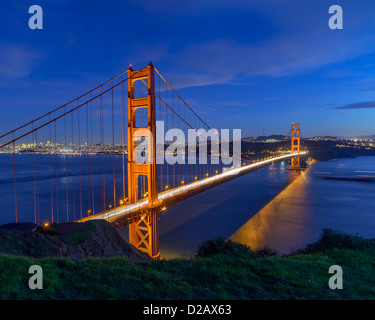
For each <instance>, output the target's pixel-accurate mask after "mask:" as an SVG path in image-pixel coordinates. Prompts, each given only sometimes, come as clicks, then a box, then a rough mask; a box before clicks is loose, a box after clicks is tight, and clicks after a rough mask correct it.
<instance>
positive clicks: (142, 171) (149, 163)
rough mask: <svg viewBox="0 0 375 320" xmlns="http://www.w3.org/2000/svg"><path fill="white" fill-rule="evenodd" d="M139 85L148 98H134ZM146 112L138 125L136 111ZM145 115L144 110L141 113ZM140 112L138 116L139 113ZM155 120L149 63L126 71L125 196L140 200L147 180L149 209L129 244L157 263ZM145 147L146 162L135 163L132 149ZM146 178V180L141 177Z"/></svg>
mask: <svg viewBox="0 0 375 320" xmlns="http://www.w3.org/2000/svg"><path fill="white" fill-rule="evenodd" d="M136 81H142V82H143V83H144V84H146V85H147V87H148V92H147V96H145V97H135V92H134V83H135V82H136ZM141 108H142V109H146V110H147V115H148V116H147V126H143V127H142V126H140V125H139V124H138V123H137V117H136V114H137V110H138V109H141ZM142 111H143V112H145V110H142ZM142 111H141V112H142ZM155 133H156V116H155V87H154V66H153V65H152V63H150V64H149V65H148V66H147V67H145V68H144V69H140V70H133V69H132V68H131V67H130V68H129V70H128V195H129V203H135V202H137V201H138V199H139V192H140V191H141V190H139V188H138V181H139V179H142V178H145V179H146V180H147V194H148V208H147V209H146V210H145V211H144V212H143V213H142V216H141V219H139V220H138V221H136V222H133V223H131V224H130V225H129V242H130V243H131V244H132V245H133V246H135V247H136V248H137V249H139V250H142V251H144V252H146V253H148V254H149V255H150V256H151V257H152V258H154V259H158V258H159V255H160V252H159V211H160V206H159V203H158V184H157V165H156V135H155ZM140 141H143V142H142V143H147V150H145V151H146V152H145V154H146V157H145V158H146V160H143V162H142V163H140V161H137V157H138V156H139V155H137V154H136V152H135V149H136V148H137V146H138V145H139V142H140ZM142 176H145V177H142Z"/></svg>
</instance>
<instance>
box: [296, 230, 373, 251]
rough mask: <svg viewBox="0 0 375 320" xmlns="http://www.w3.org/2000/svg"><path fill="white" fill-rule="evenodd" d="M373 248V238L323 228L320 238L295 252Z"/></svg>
mask: <svg viewBox="0 0 375 320" xmlns="http://www.w3.org/2000/svg"><path fill="white" fill-rule="evenodd" d="M370 248H375V239H364V238H362V237H360V236H358V234H356V235H355V236H352V235H349V234H345V233H341V232H339V231H335V230H332V229H323V231H322V234H321V236H320V239H319V240H318V241H316V242H314V243H311V244H309V245H307V247H306V248H305V249H302V250H299V251H298V252H297V253H307V254H309V253H316V252H319V251H325V250H330V249H352V250H363V249H370Z"/></svg>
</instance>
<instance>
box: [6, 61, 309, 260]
mask: <svg viewBox="0 0 375 320" xmlns="http://www.w3.org/2000/svg"><path fill="white" fill-rule="evenodd" d="M160 124H161V125H160ZM176 128H177V129H178V130H179V133H180V134H182V135H183V136H184V137H188V136H189V137H191V134H192V132H193V140H194V143H193V145H192V146H191V145H190V140H189V144H186V143H183V144H182V143H180V144H177V143H176V144H173V143H172V142H174V138H173V135H174V133H173V132H175V131H173V130H176ZM160 131H162V132H160ZM171 135H172V137H171ZM164 136H165V137H164ZM160 137H163V139H164V138H165V141H167V142H164V140H162V141H160V140H159V138H160ZM203 138H206V140H207V139H208V138H209V140H210V142H206V145H205V148H202V149H205V151H204V152H205V153H204V154H203V157H202V154H201V153H200V152H201V147H202V146H203V145H204V143H203V142H202V141H203V140H202V139H203ZM215 139H216V140H215ZM228 140H229V137H223V136H222V135H221V134H219V131H218V130H216V129H213V128H211V127H210V126H209V125H208V124H207V123H206V122H205V121H204V120H203V119H202V118H201V117H200V116H199V115H198V114H197V113H196V112H195V111H194V110H193V109H192V108H191V107H190V106H189V105H188V103H187V102H186V101H185V100H183V99H182V98H181V97H180V95H179V94H178V93H177V92H176V90H175V89H173V87H172V86H171V85H170V84H169V83H168V82H167V81H166V80H165V79H164V77H163V76H162V75H161V74H160V73H159V71H158V70H157V69H156V68H155V67H154V66H153V65H152V64H151V63H150V64H149V65H148V66H146V67H145V68H143V69H140V70H133V69H132V67H130V68H129V69H128V70H126V71H124V72H122V73H121V74H119V75H117V76H116V77H114V78H112V79H111V80H109V81H107V82H105V83H103V84H102V85H100V86H98V87H96V88H94V89H93V90H90V91H89V92H87V93H86V94H84V95H82V96H80V97H78V98H76V99H74V100H73V101H71V102H69V103H67V104H65V105H63V106H61V107H59V108H57V109H55V110H53V111H51V112H49V113H47V114H45V115H43V116H40V117H38V118H36V119H34V120H33V121H30V122H29V123H27V124H25V125H22V126H20V127H18V128H16V129H14V130H12V131H10V132H8V133H6V134H3V135H1V136H0V153H4V154H8V155H7V156H8V157H9V160H10V161H9V165H11V170H9V172H11V175H12V178H11V179H8V180H9V181H7V182H8V183H9V185H11V184H13V187H12V188H9V189H7V192H13V193H14V201H13V203H14V210H13V211H14V219H15V221H16V222H18V221H30V218H31V217H33V218H34V220H35V223H37V224H42V223H44V222H46V221H48V222H49V223H59V222H64V221H79V222H83V221H87V220H91V219H105V220H107V221H109V222H111V223H112V224H113V225H115V226H116V227H123V226H126V225H129V242H130V243H131V244H132V245H134V246H135V247H136V248H138V249H140V250H142V251H144V252H147V253H148V254H149V255H150V256H151V257H153V258H158V257H159V255H160V253H159V239H158V238H159V232H158V224H159V222H158V221H159V213H160V211H162V210H165V209H166V208H167V207H170V206H172V205H174V204H176V203H179V202H181V201H184V200H186V199H189V198H191V197H193V196H195V195H197V194H199V193H202V192H204V191H206V190H209V189H211V188H213V187H215V186H217V185H220V184H222V183H225V182H228V181H230V180H232V179H235V178H237V177H240V176H242V175H244V174H247V173H249V172H251V171H254V170H258V169H260V168H262V167H264V166H267V165H270V164H273V163H275V162H278V161H283V160H288V159H290V160H291V169H297V170H298V169H300V156H302V155H306V152H301V151H300V126H299V124H293V125H292V137H291V150H289V151H287V152H283V153H279V154H274V155H272V156H271V157H268V158H267V159H257V160H254V159H249V158H248V156H246V155H244V154H241V153H239V154H240V156H239V157H240V159H235V157H236V148H237V149H238V143H236V141H235V139H234V138H233V139H232V140H231V141H230V142H229V143H228ZM215 141H216V142H218V145H219V146H220V152H218V150H214V147H213V145H214V142H215ZM197 142H198V143H197ZM196 143H197V144H196ZM240 143H241V142H240V141H239V146H240ZM181 148H182V149H181ZM198 149H199V157H197V155H196V152H197V150H198ZM139 150H141V152H139ZM178 151H180V153H178ZM181 151H182V154H183V157H182V158H181ZM217 153H218V154H217ZM161 154H162V155H163V157H164V155H166V156H167V155H169V160H171V159H172V161H167V162H165V161H164V160H163V161H158V159H159V160H160V157H159V156H160V155H161ZM215 156H217V157H219V159H220V161H216V162H215V161H210V160H212V159H213V158H215ZM178 157H180V158H179V159H178ZM207 158H208V160H207ZM163 159H164V158H163ZM223 159H224V160H226V161H222V160H223ZM228 159H229V160H231V162H228ZM186 160H193V161H188V163H185V162H186ZM234 160H237V162H236V161H234ZM196 161H198V162H199V163H198V164H196V163H195V162H196ZM224 163H226V164H224ZM228 163H229V164H228ZM233 164H236V165H233ZM28 170H29V172H32V181H31V182H30V183H31V184H29V186H30V185H31V186H32V190H30V188H29V189H28V190H24V187H23V188H22V187H21V186H23V183H24V181H26V180H27V179H30V175H28V176H27V175H25V172H27V171H28ZM20 188H21V189H22V190H19V189H20ZM12 190H13V191H12ZM8 214H12V213H10V212H8Z"/></svg>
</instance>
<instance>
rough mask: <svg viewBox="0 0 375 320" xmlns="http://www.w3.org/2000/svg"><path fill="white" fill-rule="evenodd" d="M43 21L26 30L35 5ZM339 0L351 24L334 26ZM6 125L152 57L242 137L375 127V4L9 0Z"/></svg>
mask: <svg viewBox="0 0 375 320" xmlns="http://www.w3.org/2000/svg"><path fill="white" fill-rule="evenodd" d="M33 4H37V5H40V6H41V7H42V8H43V10H44V29H43V30H30V29H29V28H28V19H29V17H30V15H29V14H28V8H29V7H30V6H31V5H33ZM334 4H338V5H341V6H342V8H343V11H344V29H343V30H331V29H329V27H328V20H329V17H330V15H329V14H328V9H329V7H330V6H331V5H334ZM0 6H1V13H0V28H1V30H2V31H1V34H0V108H1V115H0V133H4V132H5V131H8V130H11V129H13V128H14V127H15V126H17V125H20V124H23V123H24V122H26V121H28V120H31V119H32V118H34V117H36V116H38V115H41V114H44V113H46V112H48V111H50V110H51V109H52V108H55V107H58V106H60V105H62V104H64V103H65V102H68V101H70V100H72V99H73V98H75V97H76V96H79V95H80V94H82V93H84V92H86V91H88V90H89V89H91V88H93V87H94V86H96V85H98V84H100V83H102V82H104V81H105V80H107V79H109V78H111V77H112V76H114V75H116V74H118V73H120V72H122V71H123V70H125V69H127V68H128V66H129V64H130V63H132V64H133V67H134V68H140V67H143V66H145V65H146V64H148V63H149V61H150V60H152V61H153V63H154V65H155V66H156V67H157V68H158V70H159V71H160V72H162V73H163V75H164V76H165V77H166V78H167V80H168V81H169V82H170V83H171V84H172V85H174V87H175V88H177V89H178V92H179V93H180V94H181V95H182V97H184V98H185V99H186V100H187V101H188V102H189V104H190V105H191V106H192V107H193V108H194V109H195V110H196V112H197V113H198V114H200V115H201V116H202V118H203V119H206V120H207V122H208V123H209V124H210V125H211V126H213V127H216V128H241V129H242V135H243V136H249V135H261V134H262V127H263V126H264V127H265V130H266V134H267V135H268V134H278V133H281V134H286V133H288V130H289V127H290V124H291V122H300V123H301V125H302V134H303V136H313V135H339V136H350V135H370V134H375V19H374V17H375V1H373V0H361V1H354V0H351V1H343V0H338V1H336V0H335V1H333V0H286V1H278V0H263V1H258V0H257V1H255V0H254V1H252V0H247V1H245V0H236V1H234V0H230V1H226V0H189V1H185V0H174V1H173V0H106V1H103V0H101V1H98V0H33V1H30V0H3V1H1V4H0Z"/></svg>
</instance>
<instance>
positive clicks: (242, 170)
mask: <svg viewBox="0 0 375 320" xmlns="http://www.w3.org/2000/svg"><path fill="white" fill-rule="evenodd" d="M306 154H307V152H300V154H299V155H300V156H304V155H306ZM295 156H296V154H287V155H282V156H279V157H275V158H271V159H267V160H263V161H259V162H255V163H252V164H249V165H246V166H242V167H239V168H234V169H230V170H227V171H224V172H222V173H219V174H216V175H214V176H210V177H207V178H205V179H202V180H199V181H195V182H192V183H189V184H186V185H183V186H180V187H177V188H174V189H171V190H167V191H164V192H161V193H159V195H158V201H159V202H158V203H156V204H154V206H160V208H168V207H170V206H172V205H174V204H177V203H179V202H182V201H185V200H187V199H190V198H192V197H194V196H195V195H197V194H200V193H202V192H204V191H207V190H209V189H212V188H214V187H216V186H218V185H220V184H223V183H225V182H228V181H230V180H233V179H236V178H238V177H240V176H243V175H245V174H248V173H250V172H252V171H255V170H258V169H261V168H263V167H266V166H268V165H270V164H273V163H276V162H280V161H283V160H287V159H289V158H293V157H295ZM148 208H149V203H148V199H144V200H140V201H138V202H136V203H134V204H128V205H123V206H118V207H116V208H113V209H111V210H107V211H104V212H100V213H97V214H95V215H92V216H89V217H86V218H83V219H81V220H78V222H84V221H88V220H93V219H104V220H107V221H108V222H111V223H112V224H114V225H115V226H116V227H122V226H125V225H128V224H130V223H132V222H135V221H137V220H139V219H141V217H142V215H143V214H145V213H146V212H147V209H148Z"/></svg>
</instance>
